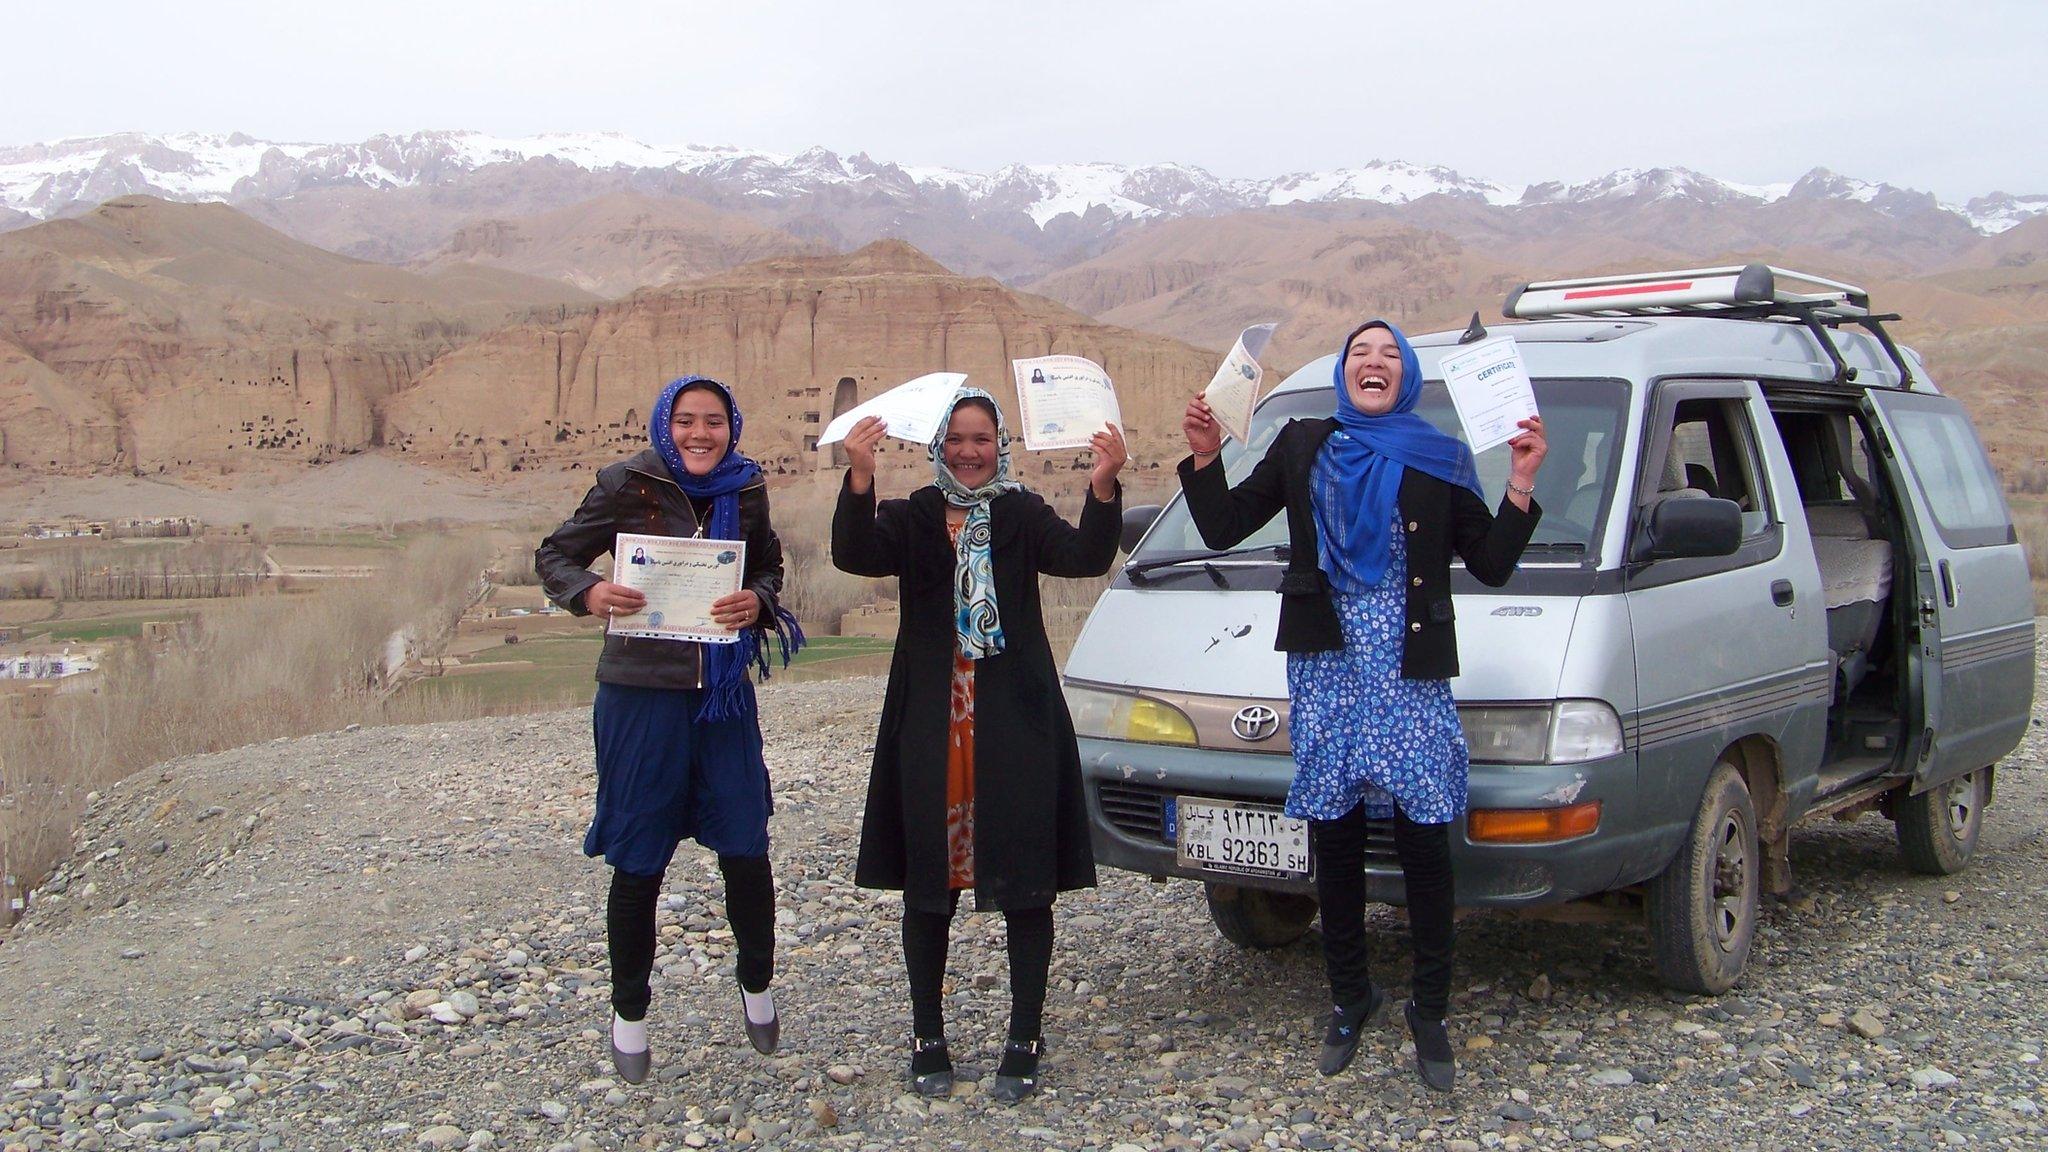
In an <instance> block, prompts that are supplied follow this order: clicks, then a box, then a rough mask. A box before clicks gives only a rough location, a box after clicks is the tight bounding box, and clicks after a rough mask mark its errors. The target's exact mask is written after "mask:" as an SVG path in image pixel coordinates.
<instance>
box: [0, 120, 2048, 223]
mask: <svg viewBox="0 0 2048 1152" xmlns="http://www.w3.org/2000/svg"><path fill="white" fill-rule="evenodd" d="M541 159H552V160H553V161H555V162H558V163H562V164H567V165H573V166H575V167H577V168H581V169H583V170H585V171H589V172H600V173H625V174H629V175H641V174H653V175H660V176H681V177H689V178H691V179H693V180H694V181H697V182H700V183H704V184H709V185H711V186H713V187H715V188H717V189H718V190H719V191H721V192H722V193H725V194H727V195H735V196H739V197H743V198H745V199H747V200H749V201H751V202H755V203H761V202H778V201H785V202H795V201H800V200H802V199H804V198H806V197H812V196H816V195H818V194H820V193H821V192H827V191H832V190H846V191H852V192H855V193H859V194H875V195H883V196H890V197H896V198H899V199H902V200H904V201H907V202H910V201H920V200H945V201H949V202H956V203H958V204H959V205H960V206H961V207H962V208H964V209H967V210H969V211H971V212H973V213H975V214H977V215H981V214H989V213H1008V212H1016V213H1021V214H1023V215H1025V216H1028V217H1029V218H1030V219H1031V221H1032V222H1033V223H1034V224H1035V225H1037V226H1038V227H1039V228H1041V229H1043V228H1045V227H1047V225H1049V224H1050V223H1051V222H1052V221H1054V220H1056V219H1058V218H1059V217H1061V216H1065V215H1072V216H1074V217H1076V218H1084V217H1085V218H1094V217H1091V214H1099V216H1101V217H1106V218H1107V219H1108V220H1112V221H1120V220H1135V219H1146V218H1151V217H1159V216H1168V217H1172V216H1187V215H1210V214H1216V213H1221V212H1228V211H1234V210H1238V209H1243V208H1250V207H1257V206H1267V205H1284V204H1299V203H1317V202H1328V201H1338V200H1369V201H1377V202H1380V203H1386V204H1406V203H1409V202H1411V201H1414V200H1418V199H1421V198H1423V197H1426V196H1432V195H1441V196H1449V197H1455V198H1462V199H1468V200H1472V201H1475V202H1483V203H1485V204H1489V205H1493V206H1495V207H1501V208H1534V207H1541V206H1545V205H1573V204H1599V203H1606V202H1619V201H1627V200H1636V199H1647V200H1653V201H1655V200H1679V199H1682V200H1689V201H1695V202H1698V203H1701V204H1704V205H1708V206H1718V205H1724V204H1729V205H1734V204H1742V203H1749V204H1767V203H1773V202H1776V201H1778V200H1781V199H1787V198H1795V199H1796V198H1826V199H1836V200H1849V201H1857V202H1860V203H1865V204H1869V205H1871V206H1872V207H1874V208H1876V209H1877V210H1878V211H1881V212H1885V213H1886V214H1888V215H1893V216H1906V215H1914V214H1919V213H1924V212H1930V211H1938V212H1946V213H1950V214H1952V215H1954V216H1956V217H1958V218H1960V219H1961V220H1963V221H1965V222H1967V223H1968V224H1969V225H1970V227H1972V228H1974V229H1976V230H1977V231H1978V232H1981V233H1985V234H1991V233H1996V232H2001V231H2004V230H2005V229H2007V228H2010V227H2012V226H2014V225H2015V224H2018V223H2020V222H2021V221H2023V220H2026V219H2028V218H2030V217H2032V216H2035V215H2039V214H2041V213H2043V212H2048V195H2028V196H2012V195H2007V194H2005V193H1993V194H1990V195H1987V196H1981V197H1978V198H1976V199H1973V200H1971V201H1970V202H1969V203H1967V204H1963V205H1952V204H1941V203H1939V202H1937V201H1936V200H1935V198H1934V197H1933V196H1931V195H1929V194H1928V193H1925V192H1916V191H1913V190H1911V189H1904V188H1897V187H1894V186H1892V185H1889V184H1881V183H1872V182H1869V181H1863V180H1855V179H1851V178H1848V177H1843V176H1838V175H1836V174H1834V173H1832V172H1829V171H1827V170H1825V169H1815V170H1814V171H1812V172H1809V173H1807V174H1806V175H1805V176H1803V177H1801V178H1800V179H1799V180H1797V181H1795V182H1792V183H1786V184H1772V185H1744V184H1736V183H1731V182H1728V181H1724V180H1718V179H1716V178H1714V177H1711V176H1707V175H1704V174H1702V173H1698V172H1693V171H1690V170H1688V169H1684V168H1653V169H1622V170H1619V171H1616V172H1611V173H1608V174H1607V175H1605V176H1602V177H1600V178H1598V179H1595V180H1589V181H1585V182H1583V183H1577V184H1566V183H1559V182H1549V183H1538V184H1531V185H1527V186H1525V187H1515V186H1510V185H1505V184H1500V183H1497V182H1494V181H1490V180H1484V179H1478V178H1474V177H1469V176H1465V175H1463V174H1461V173H1458V172H1455V171H1452V170H1451V169H1448V168H1442V167H1426V166H1421V165H1415V164H1409V163H1405V162H1402V161H1383V160H1375V161H1372V162H1371V163H1368V164H1366V165H1364V166H1362V167H1357V168H1346V169H1340V170H1337V171H1332V172H1311V173H1292V174H1289V175H1285V176H1279V177H1275V178H1273V179H1269V180H1225V179H1219V178H1217V177H1215V176H1213V175H1211V174H1210V173H1208V172H1206V171H1204V170H1202V169H1200V168H1196V167H1193V166H1190V165H1182V164H1158V165H1146V166H1135V167H1134V166H1128V165H1120V164H1012V165H1008V166H1005V167H1003V168H999V169H997V170H996V171H994V172H989V173H977V172H967V171H962V170H959V169H953V168H942V167H931V166H913V165H898V164H894V163H886V162H880V161H876V160H873V159H871V158H869V157H868V156H867V155H865V154H856V155H854V156H851V157H841V156H839V155H838V154H836V153H833V152H830V151H827V150H825V149H823V148H813V149H810V150H808V151H805V152H801V153H798V154H796V155H794V156H785V155H778V154H775V153H768V152H755V151H748V150H744V149H739V148H732V147H723V146H719V147H705V146H699V145H684V146H678V147H662V146H654V145H649V144H644V143H641V142H640V141H637V140H634V139H631V138H629V137H626V136H622V135H619V134H617V133H555V134H549V135H541V136H527V137H500V136H492V135H489V134H486V133H481V132H416V133H413V134H412V135H409V136H375V137H371V138H370V139H368V140H364V141H361V142H360V143H353V144H306V143H276V142H270V141H263V140H256V139H252V138H250V137H248V136H245V135H242V134H239V133H236V134H233V135H228V136H219V135H204V134H198V133H182V134H177V135H171V136H148V135H142V134H137V133H126V134H121V135H115V136H102V137H95V138H92V139H78V140H63V141H58V142H56V143H49V144H30V145H25V146H19V147H11V148H0V206H4V207H6V208H8V209H12V210H15V211H18V212H23V213H27V214H28V215H31V216H36V217H42V218H48V217H50V216H52V215H56V214H58V213H61V212H63V211H65V210H66V209H67V208H69V207H71V206H72V205H75V204H81V203H83V204H94V203H98V202H100V201H103V200H107V199H110V198H112V197H115V196H121V195H127V194H130V193H146V194H149V195H154V196H161V197H164V198H167V199H173V200H225V201H247V200H265V199H277V198H282V197H288V196H292V195H295V194H297V193H301V192H305V191H309V190H312V189H319V188H333V187H362V188H372V189H375V188H404V187H413V186H420V185H426V186H434V185H441V184H447V183H451V182H455V181H457V180H460V179H461V178H463V177H465V176H467V175H468V174H469V173H472V172H475V171H477V170H478V169H482V168H486V167H488V166H491V165H494V164H506V163H522V162H525V161H531V160H541Z"/></svg>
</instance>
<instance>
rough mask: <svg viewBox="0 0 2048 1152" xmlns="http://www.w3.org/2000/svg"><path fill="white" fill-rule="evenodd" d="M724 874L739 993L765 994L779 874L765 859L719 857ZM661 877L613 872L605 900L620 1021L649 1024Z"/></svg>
mask: <svg viewBox="0 0 2048 1152" xmlns="http://www.w3.org/2000/svg"><path fill="white" fill-rule="evenodd" d="M718 870H719V871H720V872H722V873H724V874H725V919H726V922H727V923H729V924H731V925H732V939H733V945H734V947H735V949H736V950H737V951H738V953H739V961H738V964H737V966H736V975H738V977H739V981H740V987H742V988H744V989H746V990H747V991H749V992H765V991H767V989H768V984H769V981H771V980H773V979H774V978H775V873H774V871H773V870H772V869H770V868H769V866H768V857H766V856H720V857H719V858H718ZM661 879H662V874H661V873H659V872H657V873H655V874H654V875H652V876H641V875H638V874H635V873H632V872H621V871H619V870H618V869H616V868H614V869H612V888H611V893H610V895H609V896H608V897H607V898H606V900H605V910H604V913H605V914H604V919H605V940H606V943H607V944H608V945H609V946H610V949H611V956H612V1010H613V1011H615V1012H617V1013H618V1014H619V1019H621V1020H644V1019H646V1017H647V1001H648V1000H649V999H650V997H651V995H652V994H651V993H650V992H649V991H648V988H647V977H648V975H649V974H650V973H651V972H653V971H654V907H655V904H656V902H658V901H659V900H660V899H661Z"/></svg>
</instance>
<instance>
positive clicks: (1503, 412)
mask: <svg viewBox="0 0 2048 1152" xmlns="http://www.w3.org/2000/svg"><path fill="white" fill-rule="evenodd" d="M1437 368H1438V370H1439V371H1441V372H1442V373H1443V374H1444V386H1445V387H1446V388H1448V389H1449V390H1450V393H1451V403H1452V404H1453V405H1456V406H1457V409H1458V420H1459V421H1460V422H1461V423H1463V424H1464V425H1465V441H1466V443H1468V444H1470V445H1471V446H1472V454H1473V455H1475V456H1476V455H1478V454H1479V453H1481V452H1484V451H1486V450H1487V449H1488V448H1491V447H1493V446H1494V445H1496V444H1505V443H1507V442H1508V441H1509V440H1512V439H1514V438H1515V437H1517V436H1519V435H1521V434H1522V430H1521V429H1520V428H1517V427H1515V424H1516V422H1517V421H1521V420H1526V419H1528V418H1529V417H1531V416H1534V415H1536V393H1535V391H1534V390H1533V389H1532V388H1530V386H1529V370H1528V369H1527V368H1525V367H1523V366H1522V352H1521V350H1520V349H1519V348H1516V347H1515V338H1514V337H1512V336H1496V337H1494V338H1493V339H1491V340H1487V341H1484V342H1482V343H1479V344H1474V345H1473V346H1471V347H1470V348H1460V349H1458V350H1457V351H1455V352H1451V353H1449V354H1447V355H1445V356H1444V358H1443V359H1442V360H1440V361H1438V362H1437Z"/></svg>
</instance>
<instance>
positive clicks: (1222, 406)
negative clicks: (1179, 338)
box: [1202, 324, 1279, 444]
mask: <svg viewBox="0 0 2048 1152" xmlns="http://www.w3.org/2000/svg"><path fill="white" fill-rule="evenodd" d="M1278 327H1279V325H1278V324H1254V325H1252V326H1251V327H1249V328H1247V329H1245V330H1244V331H1243V332H1242V333H1241V334H1239V336H1238V338H1237V344H1236V345H1235V346H1233V347H1232V348H1231V349H1230V355H1228V356H1225V357H1224V358H1223V364H1222V366H1221V367H1219V368H1217V369H1216V375H1215V377H1214V378H1212V379H1211V380H1210V381H1209V386H1208V387H1207V388H1204V389H1202V399H1204V400H1207V401H1208V402H1209V411H1210V412H1212V413H1214V414H1215V416H1216V422H1217V423H1218V424H1221V425H1223V430H1224V431H1225V432H1228V433H1230V434H1231V435H1232V436H1235V437H1237V442H1238V443H1240V444H1242V443H1244V442H1245V441H1246V440H1247V439H1249V436H1250V432H1251V427H1252V409H1253V408H1254V407H1256V406H1257V405H1258V402H1259V381H1261V380H1263V379H1265V375H1266V370H1265V369H1263V368H1261V367H1259V357H1260V355H1262V354H1263V353H1264V352H1265V351H1266V342H1267V341H1269V340H1271V339H1272V338H1273V329H1275V328H1278Z"/></svg>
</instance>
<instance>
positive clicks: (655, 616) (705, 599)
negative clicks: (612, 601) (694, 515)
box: [605, 532, 747, 644]
mask: <svg viewBox="0 0 2048 1152" xmlns="http://www.w3.org/2000/svg"><path fill="white" fill-rule="evenodd" d="M746 567H747V543H746V541H744V540H706V539H703V538H702V537H694V536H641V535H638V534H635V533H632V532H621V533H619V536H618V540H617V542H616V543H614V544H613V546H612V583H614V584H623V585H625V586H626V587H628V588H631V589H634V590H635V591H637V592H639V593H640V594H641V595H643V596H645V597H647V605H646V607H644V608H642V609H641V610H640V611H638V612H635V613H633V614H632V615H631V616H614V617H612V618H611V621H610V622H609V624H608V625H607V627H606V628H605V631H606V632H608V633H609V634H611V635H613V636H639V637H645V638H647V639H649V640H694V641H696V642H698V643H700V644H731V643H733V642H734V641H736V640H738V639H739V633H737V632H734V631H732V630H731V629H729V628H727V627H725V626H724V625H723V624H720V623H718V622H717V621H715V620H713V619H712V618H711V605H712V604H713V603H715V602H716V601H718V600H720V599H722V598H724V597H727V596H730V595H732V594H733V593H735V592H737V591H739V590H740V574H741V573H742V572H744V571H746Z"/></svg>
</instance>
